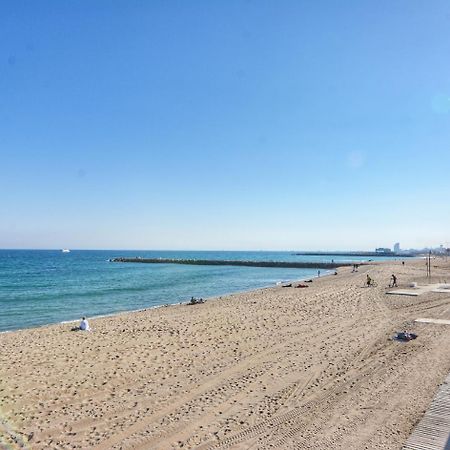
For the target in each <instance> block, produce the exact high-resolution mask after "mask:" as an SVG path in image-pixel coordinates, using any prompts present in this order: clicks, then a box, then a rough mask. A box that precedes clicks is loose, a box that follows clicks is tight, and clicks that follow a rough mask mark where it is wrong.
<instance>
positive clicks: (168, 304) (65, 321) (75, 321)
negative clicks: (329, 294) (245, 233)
mask: <svg viewBox="0 0 450 450" xmlns="http://www.w3.org/2000/svg"><path fill="white" fill-rule="evenodd" d="M330 275H333V273H332V272H331V271H330V270H326V271H325V272H324V274H323V275H321V276H320V277H318V276H317V275H315V276H312V277H308V278H300V279H296V280H286V282H292V283H301V282H303V281H305V280H306V279H311V278H312V279H316V278H322V277H325V276H330ZM278 283H284V282H277V284H275V285H273V284H270V285H264V286H261V287H257V288H250V289H248V290H243V291H232V292H227V293H225V294H221V295H216V296H213V297H206V298H205V301H206V300H209V301H213V300H217V299H219V298H222V297H229V296H232V295H237V294H245V293H248V292H253V291H258V290H261V289H269V288H272V287H276V286H278ZM188 303H189V302H188V301H186V302H176V303H162V304H160V305H154V306H147V307H145V308H138V309H130V310H125V311H117V312H112V313H109V314H99V315H96V316H86V317H87V319H88V320H89V321H91V320H97V319H102V318H104V317H116V316H120V315H124V314H133V313H137V312H141V311H147V310H152V309H157V308H165V307H169V306H177V305H186V304H188ZM80 320H81V318H78V319H67V320H61V321H59V322H51V323H46V324H43V325H38V326H32V327H25V328H17V329H14V330H4V331H2V330H0V335H1V334H5V333H15V332H19V331H25V330H39V329H42V328H46V327H52V326H58V325H64V324H69V323H77V322H79V321H80Z"/></svg>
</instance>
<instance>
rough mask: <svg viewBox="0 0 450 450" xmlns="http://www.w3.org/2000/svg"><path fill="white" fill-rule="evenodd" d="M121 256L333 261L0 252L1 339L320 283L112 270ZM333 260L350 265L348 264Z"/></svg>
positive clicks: (282, 256) (201, 271)
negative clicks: (194, 300)
mask: <svg viewBox="0 0 450 450" xmlns="http://www.w3.org/2000/svg"><path fill="white" fill-rule="evenodd" d="M119 256H124V257H132V256H141V257H144V258H145V257H148V258H159V257H161V258H192V259H243V260H258V261H330V257H323V256H320V257H314V256H296V255H294V254H292V253H289V252H209V251H208V252H206V251H201V252H200V251H198V252H192V251H191V252H186V251H119V250H115V251H100V250H93V251H90V250H78V251H77V250H73V251H71V252H70V253H62V252H61V251H56V250H0V331H9V330H17V329H22V328H29V327H35V326H40V325H45V324H51V323H57V322H62V321H68V320H77V319H79V318H80V317H81V316H83V315H86V316H88V317H94V316H98V315H104V314H113V313H118V312H121V311H132V310H136V309H142V308H149V307H155V306H159V305H164V304H171V303H179V302H182V301H184V302H185V301H188V300H189V299H190V298H191V296H194V297H203V298H207V297H214V296H219V295H223V294H227V293H231V292H240V291H245V290H250V289H255V288H258V287H263V286H270V285H274V284H276V283H277V282H279V281H286V280H298V279H302V278H309V277H313V276H316V275H317V270H314V269H283V268H260V267H232V266H186V265H175V264H132V263H127V264H125V263H124V264H121V263H111V262H108V259H110V258H114V257H119ZM333 259H334V260H335V261H336V262H337V261H349V258H348V257H342V256H333ZM371 259H377V258H371ZM379 259H382V258H379ZM363 260H364V258H353V257H352V259H351V261H363ZM322 273H324V271H323V270H322Z"/></svg>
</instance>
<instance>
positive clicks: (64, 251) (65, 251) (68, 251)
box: [61, 248, 70, 253]
mask: <svg viewBox="0 0 450 450" xmlns="http://www.w3.org/2000/svg"><path fill="white" fill-rule="evenodd" d="M61 251H62V252H63V253H70V250H69V249H68V248H63V249H62V250H61Z"/></svg>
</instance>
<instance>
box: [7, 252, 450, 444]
mask: <svg viewBox="0 0 450 450" xmlns="http://www.w3.org/2000/svg"><path fill="white" fill-rule="evenodd" d="M433 264H434V265H435V266H436V267H434V268H433V274H434V278H433V281H434V282H438V281H439V282H440V281H444V280H445V279H446V278H447V281H450V276H449V274H450V271H449V264H448V263H446V262H445V261H436V262H435V263H433ZM367 273H368V274H370V276H371V277H372V278H373V279H374V280H376V281H377V286H375V287H366V286H365V280H366V274H367ZM392 273H395V274H396V275H397V277H398V280H399V283H400V286H403V287H406V286H407V284H408V283H409V282H412V281H416V282H419V283H420V282H423V281H425V278H424V276H425V273H426V271H425V266H424V262H423V261H422V260H408V261H406V264H405V265H402V264H401V262H389V263H377V264H373V265H367V266H362V267H360V269H359V272H357V273H352V272H351V268H342V269H339V273H338V275H336V276H334V275H331V276H328V277H323V278H320V279H315V280H314V281H313V282H312V283H308V286H309V287H308V288H295V287H290V288H283V287H281V286H280V287H273V288H267V289H260V290H256V291H252V292H248V293H242V294H235V295H229V296H227V297H222V298H219V299H214V300H208V301H207V302H206V303H204V304H198V305H191V306H189V305H177V306H169V307H162V308H158V309H152V310H147V311H142V312H137V313H129V314H123V315H119V316H115V317H107V318H102V319H97V320H92V321H91V326H92V327H93V329H94V331H93V332H73V331H70V329H71V327H72V324H62V325H55V326H48V327H43V328H39V329H32V330H24V331H17V332H13V333H5V334H1V335H0V348H1V353H0V408H1V416H0V436H1V438H2V440H0V442H2V443H4V444H5V445H10V446H11V447H12V448H32V449H97V450H107V449H108V450H109V449H152V450H155V449H178V448H183V449H194V448H195V449H212V448H214V449H225V448H230V449H248V448H252V449H269V448H272V449H273V448H275V449H291V448H292V449H293V448H296V449H299V448H303V449H315V450H317V449H319V450H321V449H323V450H325V449H326V450H329V449H342V450H344V449H355V450H359V449H400V448H401V446H402V444H403V443H404V442H405V440H406V439H407V437H408V435H409V433H410V432H411V430H412V428H413V426H414V425H415V424H416V423H417V421H418V420H419V419H420V418H421V416H422V415H423V413H424V411H425V409H426V408H427V406H428V404H429V403H430V401H431V399H432V398H433V395H434V393H435V392H436V390H437V388H438V385H439V383H441V382H442V381H443V380H444V378H445V377H446V375H447V374H448V372H449V371H450V356H449V355H448V351H447V349H448V348H449V345H450V326H448V325H447V326H446V325H439V324H429V323H415V322H414V320H415V319H416V318H422V317H427V318H436V319H450V293H449V294H446V293H433V292H428V293H426V294H423V295H420V296H417V297H406V296H396V295H386V291H387V290H388V289H387V285H388V283H389V278H390V275H391V274H392ZM295 285H296V284H295V283H294V284H293V286H295ZM405 329H407V330H409V331H412V332H414V333H417V334H418V338H417V339H415V340H413V341H410V342H407V343H402V342H396V341H393V340H392V339H391V337H392V336H393V335H394V333H395V332H396V331H402V330H405Z"/></svg>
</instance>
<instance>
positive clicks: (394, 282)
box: [389, 274, 398, 287]
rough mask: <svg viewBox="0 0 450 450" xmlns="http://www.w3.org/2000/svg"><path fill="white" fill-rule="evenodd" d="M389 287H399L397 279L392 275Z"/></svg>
mask: <svg viewBox="0 0 450 450" xmlns="http://www.w3.org/2000/svg"><path fill="white" fill-rule="evenodd" d="M389 287H398V286H397V277H396V276H395V275H394V274H392V275H391V283H390V285H389Z"/></svg>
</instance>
